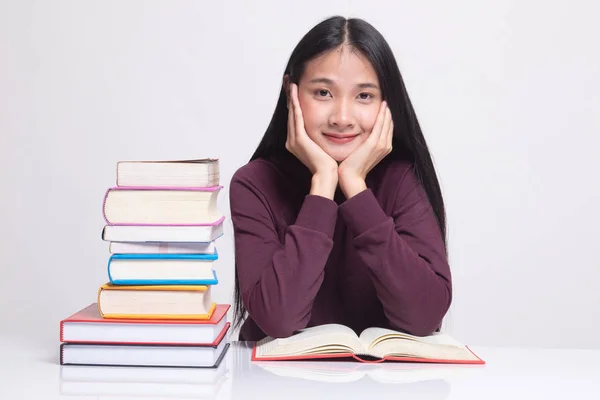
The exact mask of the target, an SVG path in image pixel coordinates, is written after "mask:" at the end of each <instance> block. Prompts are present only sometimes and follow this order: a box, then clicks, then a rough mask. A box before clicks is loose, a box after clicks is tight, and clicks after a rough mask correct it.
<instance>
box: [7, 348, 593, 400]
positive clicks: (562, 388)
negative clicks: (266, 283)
mask: <svg viewBox="0 0 600 400" xmlns="http://www.w3.org/2000/svg"><path fill="white" fill-rule="evenodd" d="M472 350H473V351H474V352H475V353H476V354H478V355H479V356H480V357H481V358H483V359H484V360H486V362H487V365H484V366H453V365H430V364H408V363H405V364H400V363H393V364H392V363H389V364H386V363H382V364H361V363H343V362H328V361H327V362H301V363H290V362H287V363H284V362H269V363H261V364H258V363H253V362H251V361H250V351H251V344H250V343H244V342H232V346H231V348H230V349H229V352H228V353H227V356H226V358H225V360H224V363H223V366H222V367H223V368H222V369H219V370H218V371H213V372H212V373H208V374H207V373H200V372H199V371H200V370H197V369H196V370H193V371H190V370H189V369H187V370H186V371H182V370H179V369H169V370H168V371H167V370H162V369H161V370H162V372H161V371H150V370H153V368H128V369H127V371H125V370H124V369H123V368H110V367H100V369H96V370H94V369H93V368H98V367H79V366H62V367H61V366H60V365H59V364H58V343H57V344H56V346H39V345H38V346H37V347H32V346H31V345H30V344H27V343H24V342H19V341H17V340H14V341H11V340H3V341H2V343H1V344H0V357H1V358H0V384H1V385H0V390H1V392H0V398H1V399H25V398H27V399H57V398H61V399H71V400H75V399H112V400H116V399H125V398H130V399H137V400H141V399H143V398H152V399H160V398H165V399H167V398H168V399H174V398H202V399H246V400H251V399H303V400H318V399H334V398H340V399H341V398H351V399H395V400H398V399H402V400H404V399H413V398H417V399H432V400H435V399H440V400H441V399H461V400H467V399H516V398H519V399H554V398H555V399H565V398H573V399H578V400H579V399H600V350H550V349H548V350H543V349H527V348H523V349H519V348H489V347H478V346H472ZM194 371H196V372H194ZM204 371H206V370H204ZM158 372H161V373H160V374H158ZM163 372H164V373H163ZM86 375H87V377H86ZM158 375H160V376H158Z"/></svg>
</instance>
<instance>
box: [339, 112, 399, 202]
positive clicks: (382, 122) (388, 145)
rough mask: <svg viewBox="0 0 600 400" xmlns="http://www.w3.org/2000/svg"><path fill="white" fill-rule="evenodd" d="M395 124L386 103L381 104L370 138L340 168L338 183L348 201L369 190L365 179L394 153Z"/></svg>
mask: <svg viewBox="0 0 600 400" xmlns="http://www.w3.org/2000/svg"><path fill="white" fill-rule="evenodd" d="M393 136H394V122H393V121H392V114H391V112H390V109H389V108H388V106H387V103H386V102H385V101H383V102H381V106H380V108H379V113H378V114H377V119H376V120H375V125H373V130H372V131H371V133H370V134H369V137H368V138H367V140H365V142H364V143H363V144H361V145H360V146H359V147H358V148H357V149H356V150H354V151H353V152H352V153H351V154H350V155H349V156H348V157H347V158H346V159H345V160H344V161H343V162H342V163H341V164H340V165H339V167H338V181H339V185H340V188H341V189H342V191H343V192H344V195H345V196H346V198H347V199H349V198H350V197H352V196H354V195H356V194H358V193H360V192H362V191H363V190H366V189H367V185H366V183H365V178H366V177H367V174H368V173H369V172H370V171H371V169H373V167H375V166H376V165H377V164H378V163H379V162H380V161H381V160H383V158H384V157H385V156H387V155H388V154H390V152H391V151H392V138H393Z"/></svg>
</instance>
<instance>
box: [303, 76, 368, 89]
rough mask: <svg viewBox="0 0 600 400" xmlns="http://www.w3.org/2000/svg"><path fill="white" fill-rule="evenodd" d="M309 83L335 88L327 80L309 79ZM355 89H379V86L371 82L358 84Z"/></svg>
mask: <svg viewBox="0 0 600 400" xmlns="http://www.w3.org/2000/svg"><path fill="white" fill-rule="evenodd" d="M309 83H323V84H325V85H331V86H335V82H334V81H333V80H331V79H329V78H314V79H311V80H310V81H309ZM356 87H358V88H360V89H379V86H377V85H376V84H374V83H371V82H365V83H359V84H357V85H356Z"/></svg>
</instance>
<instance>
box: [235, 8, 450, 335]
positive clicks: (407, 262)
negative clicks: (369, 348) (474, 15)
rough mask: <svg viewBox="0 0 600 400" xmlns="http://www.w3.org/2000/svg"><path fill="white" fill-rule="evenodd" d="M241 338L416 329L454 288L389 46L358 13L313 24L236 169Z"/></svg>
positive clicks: (424, 329)
mask: <svg viewBox="0 0 600 400" xmlns="http://www.w3.org/2000/svg"><path fill="white" fill-rule="evenodd" d="M230 205H231V218H232V223H233V229H234V240H235V257H236V281H235V284H236V286H235V303H234V311H235V325H237V326H239V324H241V323H242V320H243V319H244V318H246V317H247V318H246V319H245V321H243V325H242V327H241V330H240V337H239V338H240V340H259V339H262V338H263V337H265V336H271V337H287V336H290V335H292V334H293V333H294V332H295V331H297V330H299V329H302V328H306V327H309V326H315V325H321V324H327V323H338V324H343V325H346V326H349V327H350V328H352V329H354V330H355V331H356V332H357V333H360V332H361V331H362V330H363V329H365V328H367V327H373V326H377V327H383V328H388V329H394V330H398V331H403V332H407V333H410V334H414V335H420V336H423V335H429V334H431V333H432V332H434V331H436V330H438V329H439V327H440V325H441V322H442V319H443V317H444V315H445V314H446V312H447V310H448V308H449V306H450V303H451V300H452V285H451V275H450V268H449V266H448V262H447V256H446V228H445V213H444V203H443V199H442V194H441V191H440V187H439V183H438V180H437V177H436V173H435V169H434V166H433V163H432V160H431V156H430V154H429V151H428V148H427V145H426V143H425V139H424V138H423V134H422V132H421V128H420V127H419V123H418V121H417V117H416V115H415V112H414V110H413V107H412V104H411V102H410V99H409V97H408V94H407V92H406V88H405V86H404V83H403V80H402V77H401V75H400V71H399V69H398V66H397V64H396V60H395V58H394V55H393V53H392V51H391V49H390V47H389V45H388V44H387V42H386V41H385V39H384V38H383V37H382V35H381V34H380V33H379V32H378V31H377V30H376V29H375V28H374V27H372V26H371V25H370V24H368V23H367V22H365V21H363V20H361V19H345V18H343V17H333V18H329V19H327V20H325V21H323V22H321V23H319V24H318V25H316V26H315V27H314V28H312V29H311V30H310V31H309V32H308V33H307V34H306V35H305V36H304V38H303V39H302V40H301V41H300V43H298V45H297V46H296V48H295V49H294V51H293V53H292V55H291V57H290V60H289V62H288V64H287V66H286V68H285V73H284V76H283V85H282V89H281V93H280V95H279V101H278V103H277V106H276V108H275V112H274V114H273V118H272V120H271V123H270V124H269V127H268V128H267V131H266V132H265V135H264V137H263V139H262V141H261V142H260V144H259V145H258V148H257V149H256V152H255V153H254V155H253V156H252V158H251V160H250V162H249V163H248V164H246V165H244V166H243V167H242V168H240V169H239V170H238V171H237V172H236V173H235V174H234V176H233V178H232V180H231V183H230Z"/></svg>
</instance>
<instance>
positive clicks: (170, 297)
mask: <svg viewBox="0 0 600 400" xmlns="http://www.w3.org/2000/svg"><path fill="white" fill-rule="evenodd" d="M215 308H216V304H215V303H214V302H213V301H212V298H211V290H210V286H206V285H143V286H133V285H131V286H130V285H113V284H111V283H106V284H104V285H102V286H101V287H100V289H98V313H99V314H100V315H101V316H102V318H122V319H194V320H209V319H210V318H211V316H212V314H213V312H214V311H215Z"/></svg>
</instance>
